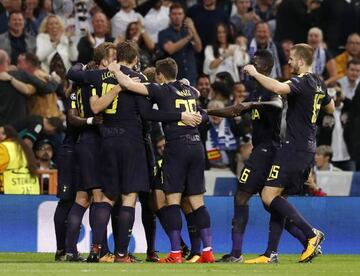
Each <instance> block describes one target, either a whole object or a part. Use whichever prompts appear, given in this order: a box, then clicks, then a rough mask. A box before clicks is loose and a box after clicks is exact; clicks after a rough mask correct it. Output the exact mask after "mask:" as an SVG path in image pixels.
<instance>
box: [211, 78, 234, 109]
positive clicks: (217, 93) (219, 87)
mask: <svg viewBox="0 0 360 276" xmlns="http://www.w3.org/2000/svg"><path fill="white" fill-rule="evenodd" d="M211 88H212V90H213V97H212V98H211V100H218V101H221V102H223V103H224V105H225V106H228V105H230V94H231V90H230V88H229V87H228V86H227V85H226V84H225V83H222V82H219V81H216V82H214V83H213V84H212V85H211Z"/></svg>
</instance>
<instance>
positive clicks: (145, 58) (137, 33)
mask: <svg viewBox="0 0 360 276" xmlns="http://www.w3.org/2000/svg"><path fill="white" fill-rule="evenodd" d="M125 38H126V40H131V41H134V42H135V43H136V44H137V45H138V46H139V55H140V65H141V70H144V69H145V68H147V67H149V66H152V65H153V64H154V56H153V54H154V51H155V43H154V41H152V39H151V37H150V36H149V34H148V33H147V32H146V31H145V29H144V26H143V25H141V23H139V22H138V21H136V22H131V23H130V24H129V25H128V26H127V28H126V35H125Z"/></svg>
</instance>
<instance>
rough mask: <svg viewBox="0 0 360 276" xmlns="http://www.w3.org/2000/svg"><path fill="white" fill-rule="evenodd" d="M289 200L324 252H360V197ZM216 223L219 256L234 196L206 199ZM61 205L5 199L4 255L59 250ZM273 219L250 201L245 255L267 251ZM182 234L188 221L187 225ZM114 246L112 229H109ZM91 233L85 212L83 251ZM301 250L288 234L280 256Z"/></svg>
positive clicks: (137, 233) (163, 246)
mask: <svg viewBox="0 0 360 276" xmlns="http://www.w3.org/2000/svg"><path fill="white" fill-rule="evenodd" d="M290 201H291V202H292V203H294V204H295V206H297V207H298V208H299V210H300V211H301V212H302V213H303V214H304V216H305V217H306V218H307V219H308V220H309V221H310V222H311V223H313V224H314V225H315V226H317V227H318V228H319V229H321V230H323V231H324V232H325V234H326V240H325V242H324V244H323V251H324V254H360V227H359V225H360V216H358V215H356V212H357V210H360V198H358V197H292V198H290ZM206 204H207V206H208V209H209V211H210V215H211V219H212V226H211V228H212V232H213V241H214V249H215V252H228V251H229V250H230V247H231V219H232V215H233V199H232V198H231V197H218V196H210V197H206ZM56 205H57V199H56V197H55V196H26V195H1V196H0V237H1V242H0V251H2V252H54V251H55V249H56V248H55V244H56V242H55V233H54V223H53V215H54V211H55V208H56ZM140 214H141V206H140V204H139V203H137V207H136V220H135V224H134V229H133V237H132V239H131V243H130V250H131V251H133V252H145V251H146V242H145V234H144V230H143V227H142V225H141V216H140ZM268 220H269V215H268V213H267V212H266V211H264V209H263V207H262V204H261V202H260V198H259V197H257V196H256V197H254V198H253V199H251V202H250V218H249V223H248V226H247V230H246V234H245V242H244V252H245V253H262V252H263V251H264V250H265V248H266V242H267V235H268V229H267V223H268ZM157 226H158V231H157V242H156V245H157V250H160V251H161V252H167V251H169V242H168V239H167V238H166V236H165V234H164V231H163V230H162V228H161V226H160V225H159V224H158V225H157ZM183 226H184V227H183V236H184V238H185V240H186V241H187V240H188V236H187V234H186V222H185V220H184V221H183ZM108 234H109V243H110V246H111V247H110V248H112V246H113V245H112V244H113V243H112V237H111V228H110V226H109V227H108ZM90 239H91V231H90V226H89V223H88V212H87V213H86V214H85V217H84V221H83V226H82V230H81V235H80V241H79V243H78V249H79V251H80V252H88V251H89V248H90ZM301 251H302V246H301V245H300V243H299V242H298V241H296V240H294V238H292V237H291V236H290V235H289V234H287V233H284V234H283V237H282V240H281V243H280V248H279V252H280V253H300V252H301Z"/></svg>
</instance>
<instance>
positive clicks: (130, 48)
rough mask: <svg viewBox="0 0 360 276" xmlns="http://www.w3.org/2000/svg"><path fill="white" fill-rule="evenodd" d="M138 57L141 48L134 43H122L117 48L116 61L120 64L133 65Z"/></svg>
mask: <svg viewBox="0 0 360 276" xmlns="http://www.w3.org/2000/svg"><path fill="white" fill-rule="evenodd" d="M138 55H139V47H138V46H137V44H136V43H135V42H133V41H129V40H127V41H124V42H121V43H119V44H118V45H117V47H116V59H117V61H118V62H120V61H124V62H126V63H132V62H133V61H134V59H135V58H136V57H137V56H138Z"/></svg>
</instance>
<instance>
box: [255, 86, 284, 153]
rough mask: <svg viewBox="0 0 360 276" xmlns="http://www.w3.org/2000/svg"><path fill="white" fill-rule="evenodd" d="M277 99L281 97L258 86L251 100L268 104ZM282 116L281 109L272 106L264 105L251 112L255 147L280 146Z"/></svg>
mask: <svg viewBox="0 0 360 276" xmlns="http://www.w3.org/2000/svg"><path fill="white" fill-rule="evenodd" d="M276 97H279V96H277V95H276V94H274V93H272V92H270V91H268V90H266V89H265V88H264V87H262V86H260V85H256V86H255V89H254V91H252V93H251V96H250V100H251V101H258V102H268V101H272V100H274V98H276ZM279 100H281V99H279ZM281 114H282V109H281V108H278V107H275V106H271V105H263V106H259V107H256V108H253V109H252V110H251V121H252V126H253V132H252V143H253V146H254V147H256V146H258V145H259V144H266V145H273V146H278V145H279V144H280V126H281Z"/></svg>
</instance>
